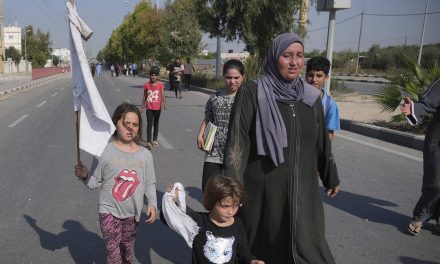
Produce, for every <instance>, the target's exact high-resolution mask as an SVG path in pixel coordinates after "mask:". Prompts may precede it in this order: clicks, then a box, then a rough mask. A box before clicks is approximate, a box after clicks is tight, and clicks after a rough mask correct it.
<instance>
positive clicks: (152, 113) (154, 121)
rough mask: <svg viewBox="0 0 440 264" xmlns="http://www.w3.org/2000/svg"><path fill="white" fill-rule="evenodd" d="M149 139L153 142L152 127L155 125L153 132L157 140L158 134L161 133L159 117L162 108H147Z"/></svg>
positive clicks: (154, 138)
mask: <svg viewBox="0 0 440 264" xmlns="http://www.w3.org/2000/svg"><path fill="white" fill-rule="evenodd" d="M146 114H147V141H148V142H152V140H151V129H152V128H153V126H154V132H153V140H157V136H158V135H159V117H160V110H147V112H146Z"/></svg>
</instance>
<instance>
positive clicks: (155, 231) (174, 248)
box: [134, 191, 191, 263]
mask: <svg viewBox="0 0 440 264" xmlns="http://www.w3.org/2000/svg"><path fill="white" fill-rule="evenodd" d="M163 194H164V193H163V192H160V191H157V204H158V207H159V208H161V205H162V197H163ZM188 209H189V208H188ZM157 217H159V212H158V214H157ZM145 219H146V215H145V214H142V217H141V219H140V223H139V229H138V233H137V236H136V242H135V244H134V252H135V255H136V258H137V259H138V260H139V262H140V263H162V262H160V261H158V260H157V258H155V257H154V256H151V253H150V252H152V251H154V252H155V253H156V254H157V255H159V256H160V257H161V259H166V260H168V261H169V262H170V263H191V248H189V247H188V245H187V244H186V242H185V240H184V239H183V238H182V237H180V236H179V235H178V234H177V233H176V232H174V231H173V230H171V229H170V228H169V227H168V226H166V225H165V224H163V223H162V222H161V221H160V220H159V219H157V220H156V222H155V223H154V224H151V225H149V224H145Z"/></svg>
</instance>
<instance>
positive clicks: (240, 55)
mask: <svg viewBox="0 0 440 264" xmlns="http://www.w3.org/2000/svg"><path fill="white" fill-rule="evenodd" d="M250 55H251V54H250V53H249V52H247V51H243V52H230V53H222V54H221V55H220V56H221V58H222V61H228V60H232V59H235V60H239V61H242V62H244V61H245V60H246V59H247V58H248V57H249V56H250Z"/></svg>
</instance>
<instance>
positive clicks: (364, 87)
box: [344, 81, 384, 95]
mask: <svg viewBox="0 0 440 264" xmlns="http://www.w3.org/2000/svg"><path fill="white" fill-rule="evenodd" d="M344 84H345V86H346V87H347V88H349V89H351V90H353V91H354V92H358V93H363V94H371V95H373V94H377V92H378V89H379V88H380V87H382V86H383V85H384V84H380V83H366V82H352V81H344Z"/></svg>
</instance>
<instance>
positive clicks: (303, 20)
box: [299, 0, 309, 39]
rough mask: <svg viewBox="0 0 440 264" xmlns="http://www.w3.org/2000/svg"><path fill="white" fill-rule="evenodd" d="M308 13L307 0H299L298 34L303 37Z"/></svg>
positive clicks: (305, 31)
mask: <svg viewBox="0 0 440 264" xmlns="http://www.w3.org/2000/svg"><path fill="white" fill-rule="evenodd" d="M308 13H309V0H301V9H300V13H299V26H300V36H301V37H302V38H303V39H304V38H305V37H306V35H307V15H308Z"/></svg>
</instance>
